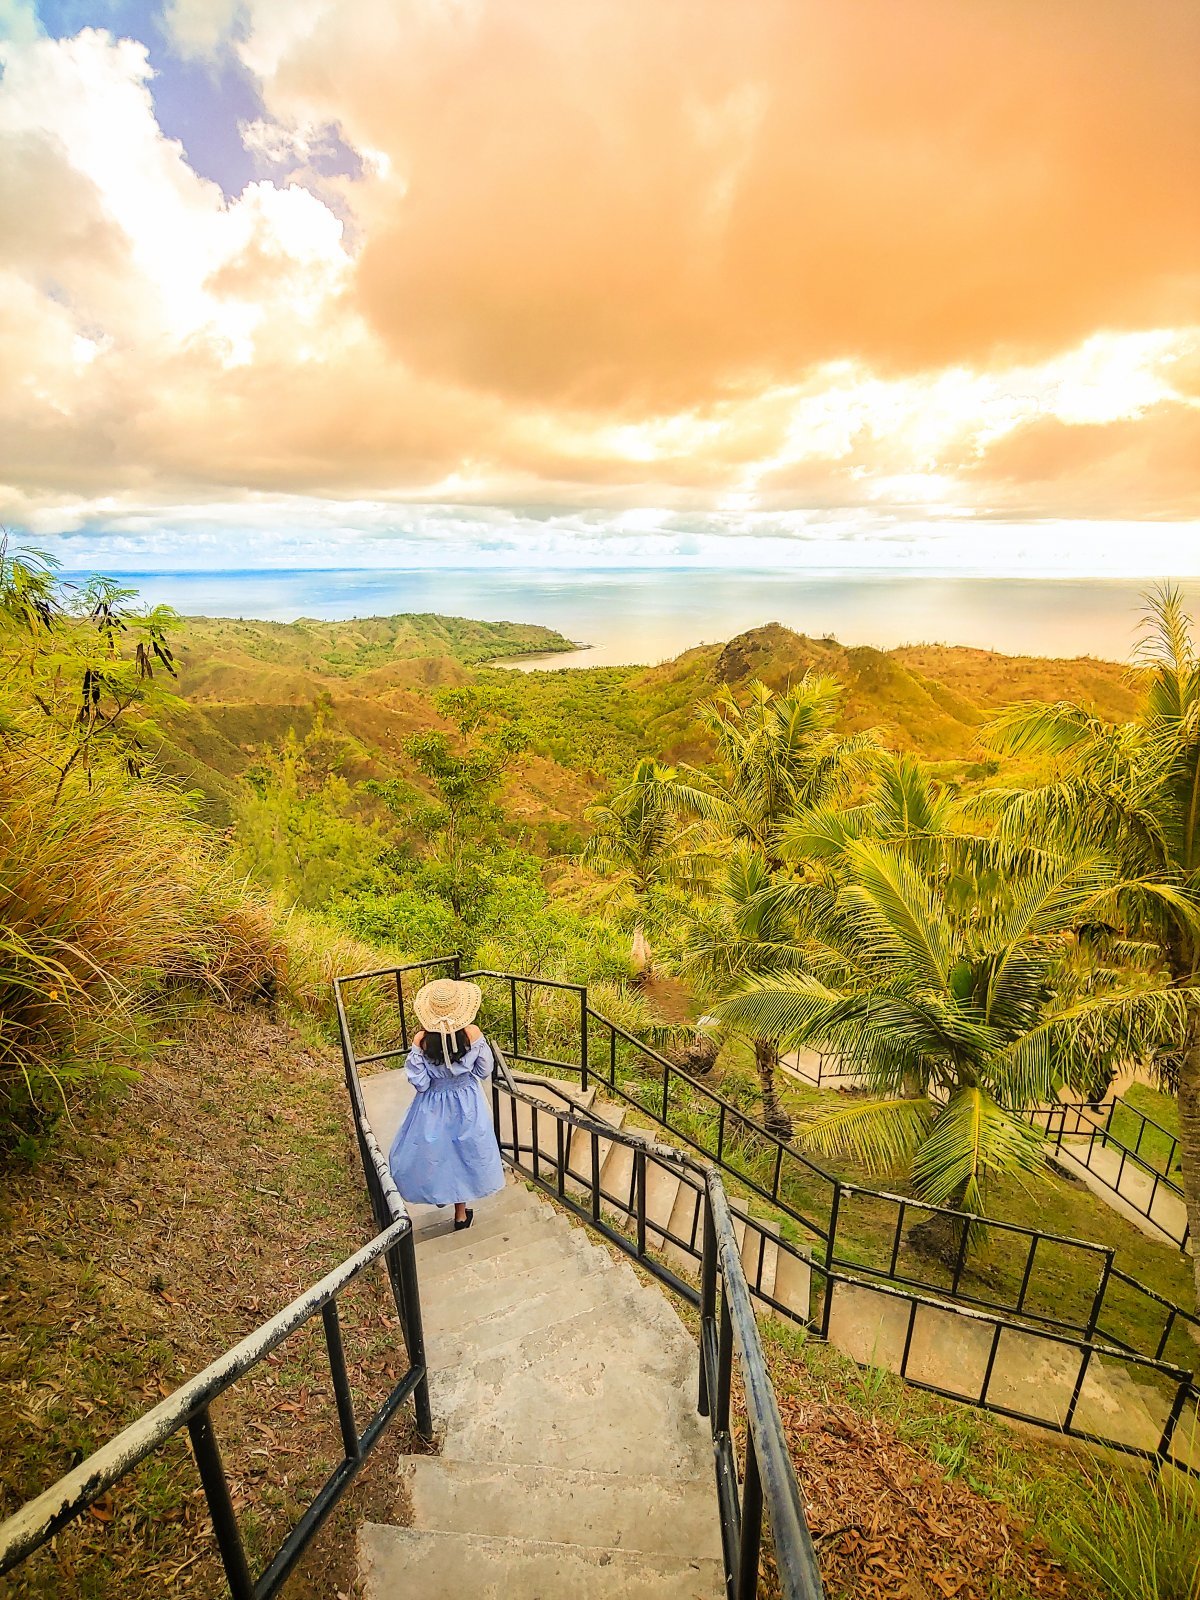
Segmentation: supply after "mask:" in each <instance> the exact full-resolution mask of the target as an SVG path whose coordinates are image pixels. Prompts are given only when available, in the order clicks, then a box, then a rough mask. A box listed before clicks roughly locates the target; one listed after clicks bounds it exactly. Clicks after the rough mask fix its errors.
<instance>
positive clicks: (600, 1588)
mask: <svg viewBox="0 0 1200 1600" xmlns="http://www.w3.org/2000/svg"><path fill="white" fill-rule="evenodd" d="M359 1551H360V1559H361V1566H362V1573H363V1579H364V1582H365V1584H366V1587H367V1594H368V1596H369V1597H370V1600H397V1597H399V1596H401V1595H420V1596H421V1600H464V1596H470V1597H471V1600H568V1597H569V1600H709V1597H712V1600H716V1596H718V1595H719V1594H720V1593H722V1592H723V1590H724V1576H723V1573H722V1571H721V1563H720V1562H719V1561H713V1560H706V1559H702V1558H699V1557H693V1558H691V1559H687V1558H685V1557H680V1556H656V1555H652V1554H650V1553H649V1552H647V1551H644V1550H612V1549H608V1548H605V1547H596V1546H592V1545H581V1544H555V1543H553V1542H549V1541H547V1542H541V1541H536V1540H532V1539H505V1538H491V1537H488V1536H487V1535H485V1534H469V1533H468V1534H464V1533H444V1532H436V1533H431V1532H426V1531H424V1530H417V1529H415V1528H385V1527H381V1526H380V1525H379V1524H378V1523H370V1522H368V1523H364V1525H363V1527H362V1530H361V1532H360V1534H359Z"/></svg>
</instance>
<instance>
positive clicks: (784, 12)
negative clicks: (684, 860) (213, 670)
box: [0, 0, 1200, 575]
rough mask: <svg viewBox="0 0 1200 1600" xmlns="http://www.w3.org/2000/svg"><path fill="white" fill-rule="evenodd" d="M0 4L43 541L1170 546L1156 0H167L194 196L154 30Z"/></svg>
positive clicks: (719, 555) (20, 358)
mask: <svg viewBox="0 0 1200 1600" xmlns="http://www.w3.org/2000/svg"><path fill="white" fill-rule="evenodd" d="M81 9H82V8H81V7H79V6H76V7H74V8H72V10H73V12H78V11H79V10H81ZM112 9H113V8H111V7H109V8H107V11H108V12H111V11H112ZM96 14H97V18H98V19H100V20H102V19H103V17H104V15H105V14H106V8H104V7H102V6H100V5H99V4H98V5H97V8H96ZM47 15H48V13H47ZM42 20H43V22H45V20H46V19H45V18H43V19H42ZM0 31H3V33H4V34H5V35H6V38H5V40H4V42H3V43H2V44H0V68H2V73H3V75H2V77H0V214H2V221H3V227H2V228H0V520H3V521H5V522H7V523H9V524H12V525H15V526H17V527H18V528H19V529H22V530H25V531H27V532H29V534H30V535H31V536H33V537H36V538H37V539H39V540H41V541H42V542H47V541H52V542H55V543H56V548H58V550H59V554H60V555H61V556H62V558H63V559H64V561H66V562H68V563H69V564H70V565H72V566H75V565H80V564H85V563H86V562H90V561H97V562H100V563H101V564H107V565H110V566H124V567H125V568H127V569H129V570H133V569H135V568H142V569H144V568H146V567H148V566H157V567H184V568H196V567H205V566H214V567H216V566H228V565H236V566H243V565H250V564H252V563H260V564H265V565H275V566H284V565H286V566H327V565H358V564H363V565H409V564H414V565H435V564H439V563H440V564H447V565H454V564H459V563H462V562H466V561H483V562H490V563H497V564H499V563H516V564H520V563H522V562H525V563H529V564H537V565H545V564H547V563H550V564H553V563H562V564H576V565H578V564H586V563H589V562H603V561H619V562H626V563H631V564H636V563H649V564H660V563H668V564H669V563H682V564H687V563H692V564H704V563H712V564H725V565H730V564H733V565H736V564H742V565H755V566H761V565H769V564H781V565H791V566H794V565H820V566H836V565H847V566H871V567H876V566H892V565H900V564H911V565H920V566H929V567H935V568H946V569H952V570H973V571H978V570H996V571H1028V570H1038V571H1042V572H1057V571H1064V570H1068V571H1070V570H1073V571H1079V572H1085V571H1086V572H1097V573H1110V574H1113V575H1116V574H1118V573H1127V574H1139V573H1153V572H1179V573H1197V572H1200V539H1198V538H1197V530H1198V527H1200V208H1198V207H1197V206H1196V204H1195V196H1196V194H1197V193H1200V138H1195V139H1191V140H1188V139H1186V138H1183V139H1181V138H1180V137H1179V130H1180V129H1183V128H1189V127H1190V128H1193V129H1198V130H1200V79H1198V77H1197V75H1196V73H1195V72H1194V62H1195V60H1196V59H1198V58H1200V9H1197V8H1195V7H1194V6H1190V5H1187V4H1184V3H1181V0H1144V3H1143V4H1142V5H1141V6H1139V7H1137V8H1131V7H1129V6H1128V5H1126V4H1124V3H1118V0H1111V3H1106V0H1090V3H1088V4H1086V5H1084V4H1082V3H1077V0H1043V3H1042V4H1041V5H1039V6H1038V7H1036V8H1027V9H1023V10H1022V13H1021V24H1020V26H1019V27H1018V26H1014V23H1013V10H1012V8H1011V5H1009V4H1007V3H1001V0H995V3H989V0H980V3H979V4H978V5H972V6H969V7H963V6H962V5H961V4H957V3H952V0H911V3H910V4H908V5H906V6H904V7H896V6H894V5H893V4H891V3H890V0H878V3H876V4H867V3H864V4H863V5H861V6H854V7H831V6H828V5H825V4H817V3H815V0H814V3H812V4H808V3H805V0H786V3H784V0H778V3H776V0H762V3H761V4H757V5H755V6H753V7H734V8H730V7H727V6H719V5H717V4H716V3H715V0H714V3H713V4H711V5H709V4H704V3H696V0H691V3H689V4H683V3H682V0H680V3H671V0H667V3H664V4H662V5H654V6H632V5H630V6H625V5H619V4H618V5H613V4H612V3H611V0H573V4H571V5H569V6H559V7H555V6H548V5H546V4H544V0H471V3H463V4H447V5H434V4H430V3H428V0H410V3H397V0H356V3H355V5H354V6H353V7H350V6H347V5H345V4H337V3H334V0H306V3H305V4H303V5H299V4H296V3H294V0H247V3H239V4H237V5H235V4H233V3H232V0H173V3H171V4H169V5H168V6H166V7H165V9H164V10H163V11H162V13H161V15H160V16H159V17H158V18H157V20H156V21H155V22H154V37H155V39H156V40H158V41H159V44H161V43H162V41H163V40H165V41H166V46H164V47H169V48H170V49H172V50H173V51H175V52H176V54H177V55H178V57H179V58H180V59H182V58H184V57H188V58H189V59H192V60H194V61H196V62H199V63H201V64H202V65H207V66H208V67H211V69H212V71H213V72H214V73H216V72H217V69H218V68H220V67H222V64H224V65H225V66H228V65H229V64H230V63H232V64H233V65H234V66H235V67H236V69H237V72H238V73H240V74H241V75H242V79H244V80H246V81H250V82H252V83H253V84H254V86H255V94H256V97H257V102H256V106H255V111H254V114H253V115H252V116H248V117H243V116H242V115H241V113H240V111H239V112H238V113H237V121H238V124H239V126H240V129H241V143H242V149H243V151H244V153H245V155H246V159H247V161H248V162H250V163H251V165H252V167H253V170H254V171H256V172H258V173H260V174H261V176H258V177H257V178H255V179H254V180H253V181H251V182H249V183H241V184H240V185H232V184H231V185H230V188H229V190H228V192H227V191H226V189H224V188H223V187H222V186H221V184H220V183H218V182H215V181H213V180H212V179H210V178H205V177H201V176H200V175H199V172H198V170H197V168H196V166H195V165H194V164H193V160H194V159H195V158H194V157H193V158H189V154H188V152H187V151H185V149H184V147H183V145H181V144H180V143H178V142H177V141H175V140H173V139H170V138H168V137H166V136H165V135H164V133H163V130H162V126H161V125H160V121H159V112H158V109H157V106H156V101H155V92H156V81H155V78H154V76H153V72H152V69H151V65H150V60H151V55H150V51H149V46H148V42H147V39H148V36H149V30H143V31H144V32H147V38H130V37H121V29H120V28H115V29H114V30H113V31H109V30H107V29H105V28H103V27H94V28H85V29H83V30H82V31H79V30H78V29H77V27H75V26H74V25H73V26H72V28H71V29H70V30H66V29H64V30H61V31H62V32H63V35H64V36H63V37H57V36H55V34H56V30H55V29H54V28H51V27H49V26H48V25H47V26H42V25H40V24H39V21H38V19H37V18H36V17H35V14H34V12H33V11H32V10H31V9H30V8H29V7H28V6H22V5H20V4H17V3H15V0H0ZM135 31H136V30H135ZM155 47H156V48H158V47H159V46H158V45H156V46H155ZM214 81H216V80H215V79H214ZM234 114H235V112H234V108H232V107H231V109H230V115H231V116H233V115H234Z"/></svg>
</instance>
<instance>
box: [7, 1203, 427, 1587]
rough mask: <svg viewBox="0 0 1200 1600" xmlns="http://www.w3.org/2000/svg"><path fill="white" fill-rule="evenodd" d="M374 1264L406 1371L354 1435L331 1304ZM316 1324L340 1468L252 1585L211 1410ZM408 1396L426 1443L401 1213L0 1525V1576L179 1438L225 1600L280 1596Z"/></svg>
mask: <svg viewBox="0 0 1200 1600" xmlns="http://www.w3.org/2000/svg"><path fill="white" fill-rule="evenodd" d="M380 1260H382V1261H384V1262H385V1263H386V1264H387V1265H388V1267H389V1271H390V1272H391V1275H392V1282H393V1285H394V1286H398V1298H397V1302H396V1306H397V1311H398V1312H399V1315H400V1320H401V1325H402V1327H403V1328H404V1330H405V1333H406V1336H407V1340H408V1353H409V1364H408V1369H407V1371H406V1372H405V1373H404V1375H403V1377H401V1378H400V1380H399V1382H397V1383H396V1384H395V1386H394V1387H393V1388H392V1390H391V1392H390V1393H389V1394H388V1395H387V1397H386V1398H385V1399H384V1400H383V1402H382V1403H381V1404H380V1405H379V1406H378V1407H377V1409H376V1410H375V1412H374V1413H373V1414H372V1416H371V1418H370V1420H369V1421H368V1422H367V1424H366V1426H365V1427H363V1428H361V1429H360V1427H359V1425H358V1422H357V1420H356V1418H355V1410H354V1396H353V1393H352V1388H351V1383H350V1376H349V1372H348V1369H347V1365H346V1357H345V1352H344V1350H343V1347H342V1333H341V1323H340V1319H339V1314H338V1297H339V1296H340V1295H341V1293H342V1292H343V1290H344V1289H346V1287H347V1286H348V1285H349V1284H351V1283H353V1282H354V1280H355V1279H356V1278H357V1277H358V1276H359V1274H360V1273H362V1272H363V1271H364V1270H365V1269H366V1268H367V1267H369V1266H371V1264H372V1263H373V1262H376V1261H380ZM317 1316H320V1318H321V1322H322V1324H323V1328H324V1334H325V1350H326V1354H327V1357H328V1361H329V1372H330V1378H331V1381H332V1388H333V1396H334V1404H335V1407H336V1411H337V1419H338V1427H339V1431H340V1435H341V1441H342V1451H343V1454H342V1459H341V1460H340V1461H339V1462H338V1464H337V1465H336V1466H335V1467H334V1469H333V1471H332V1472H331V1473H330V1474H329V1476H328V1477H327V1478H326V1480H325V1482H324V1483H323V1484H322V1485H321V1487H320V1489H319V1490H318V1491H317V1493H316V1495H315V1496H314V1497H313V1499H312V1500H311V1501H310V1503H309V1505H308V1507H307V1508H306V1510H305V1511H304V1513H303V1515H302V1516H301V1517H300V1518H299V1520H298V1521H297V1522H296V1523H295V1524H294V1525H293V1527H292V1528H291V1529H290V1530H289V1532H288V1534H287V1536H286V1538H285V1539H284V1540H283V1542H282V1544H281V1545H280V1546H279V1548H278V1549H277V1551H276V1552H275V1555H274V1556H273V1557H272V1558H271V1560H270V1561H269V1562H268V1563H267V1565H266V1566H265V1567H264V1569H263V1570H262V1571H261V1572H260V1573H259V1575H258V1576H257V1577H254V1576H253V1575H252V1574H251V1572H250V1566H249V1562H248V1559H247V1555H246V1549H245V1545H244V1543H243V1540H242V1534H241V1529H240V1526H239V1523H238V1518H237V1515H236V1513H235V1511H234V1507H233V1500H232V1496H231V1494H230V1490H229V1483H228V1479H227V1477H226V1473H225V1466H224V1463H223V1461H222V1458H221V1451H220V1447H219V1445H218V1442H217V1436H216V1432H215V1430H214V1427H213V1420H212V1411H211V1408H212V1405H213V1402H214V1401H215V1400H216V1399H218V1397H219V1396H221V1395H223V1394H224V1393H225V1392H226V1391H227V1390H229V1389H231V1388H232V1387H233V1385H234V1384H235V1383H237V1381H238V1380H239V1379H240V1378H243V1377H245V1375H246V1374H247V1373H250V1372H253V1371H254V1369H255V1368H256V1367H258V1366H259V1365H260V1364H261V1363H262V1362H263V1361H265V1360H266V1359H267V1357H268V1356H270V1354H271V1353H272V1351H274V1350H275V1349H277V1348H278V1347H279V1346H280V1345H281V1344H283V1343H284V1341H285V1340H287V1339H288V1338H290V1337H291V1336H292V1335H293V1334H294V1333H296V1332H297V1331H298V1330H299V1329H300V1328H302V1327H304V1326H305V1325H306V1324H307V1323H308V1322H310V1321H311V1320H312V1319H313V1318H314V1317H317ZM410 1397H412V1398H413V1400H414V1402H415V1408H416V1417H417V1426H418V1428H419V1429H420V1430H421V1431H422V1433H424V1434H426V1435H428V1434H429V1433H430V1431H431V1423H430V1415H429V1389H428V1383H427V1378H426V1371H425V1359H424V1351H423V1346H422V1340H421V1317H420V1303H419V1300H418V1296H417V1280H416V1266H415V1256H414V1253H413V1244H412V1226H411V1224H410V1222H409V1220H408V1218H407V1216H406V1215H404V1214H403V1212H401V1214H400V1215H399V1216H398V1217H396V1218H395V1220H393V1221H392V1222H390V1223H389V1225H388V1226H387V1227H386V1228H385V1229H384V1230H383V1231H382V1232H381V1233H380V1234H378V1235H377V1236H376V1237H375V1238H374V1239H372V1240H371V1242H370V1243H369V1244H367V1245H364V1246H363V1248H362V1249H361V1250H358V1251H356V1252H355V1254H354V1255H352V1256H350V1257H349V1258H348V1259H347V1260H346V1261H343V1262H342V1264H341V1265H340V1266H339V1267H335V1268H334V1270H333V1271H332V1272H330V1273H328V1274H327V1275H326V1276H325V1277H324V1278H322V1279H321V1281H320V1282H319V1283H317V1284H314V1285H313V1287H312V1288H311V1289H309V1290H308V1291H307V1292H306V1293H305V1294H303V1295H301V1296H299V1298H298V1299H296V1300H293V1301H292V1303H291V1304H290V1305H288V1306H286V1307H285V1308H284V1309H283V1310H282V1311H280V1312H279V1314H278V1315H277V1316H275V1317H272V1319H271V1320H270V1321H269V1322H266V1323H264V1324H263V1325H262V1327H260V1328H257V1329H256V1330H255V1331H254V1332H253V1333H252V1334H250V1335H249V1336H248V1337H247V1338H245V1339H243V1340H242V1342H241V1343H240V1344H238V1345H235V1346H234V1347H233V1349H232V1350H228V1351H226V1352H225V1354H224V1355H222V1356H220V1357H219V1358H218V1359H217V1360H216V1361H214V1362H213V1363H212V1365H211V1366H208V1367H206V1368H205V1369H204V1371H203V1372H201V1373H199V1374H198V1375H197V1376H196V1377H194V1378H192V1379H191V1380H190V1381H189V1382H188V1383H185V1384H184V1385H183V1386H182V1387H181V1388H179V1389H176V1390H175V1392H174V1393H173V1394H171V1395H169V1396H168V1397H167V1398H166V1399H165V1400H163V1401H162V1402H161V1404H159V1405H157V1406H155V1407H154V1408H153V1410H151V1411H148V1412H146V1414H145V1415H144V1416H142V1417H139V1418H138V1420H137V1421H136V1422H133V1423H131V1424H130V1426H129V1427H128V1428H125V1429H124V1430H123V1431H122V1432H121V1433H119V1434H118V1435H117V1436H116V1438H114V1439H111V1440H110V1441H109V1443H108V1444H106V1445H102V1446H101V1448H100V1449H99V1450H97V1451H95V1452H94V1453H93V1454H92V1455H90V1456H88V1458H87V1459H86V1460H85V1461H83V1462H81V1463H80V1465H79V1466H77V1467H75V1468H74V1469H73V1470H72V1471H71V1472H68V1473H67V1474H66V1475H65V1476H64V1477H62V1478H60V1479H59V1480H58V1482H57V1483H55V1484H53V1485H51V1487H50V1488H48V1489H46V1490H45V1491H44V1492H43V1493H42V1494H40V1495H38V1496H37V1498H36V1499H34V1500H31V1501H29V1502H28V1503H27V1504H26V1505H24V1506H22V1507H21V1509H20V1510H19V1511H17V1512H15V1513H14V1514H13V1515H12V1516H11V1517H9V1518H8V1519H7V1521H5V1522H3V1523H0V1574H2V1573H5V1572H9V1571H11V1570H12V1569H13V1568H14V1567H16V1566H18V1565H19V1564H20V1563H21V1562H22V1561H24V1560H25V1559H26V1558H27V1557H28V1556H30V1555H32V1554H33V1552H34V1551H35V1550H37V1549H39V1548H40V1547H41V1546H42V1545H44V1544H45V1543H46V1542H47V1541H48V1540H50V1539H52V1538H53V1537H54V1536H55V1534H57V1533H59V1532H61V1531H62V1529H63V1528H65V1527H66V1526H67V1525H68V1523H71V1522H73V1521H74V1520H75V1519H76V1518H77V1517H80V1516H82V1515H83V1514H84V1512H86V1511H87V1509H88V1507H89V1506H91V1505H94V1504H95V1502H96V1501H97V1500H99V1499H100V1497H101V1496H102V1495H104V1494H106V1493H107V1491H108V1490H109V1489H111V1488H112V1486H113V1485H114V1484H116V1483H118V1482H119V1481H120V1480H121V1479H122V1478H124V1477H126V1476H127V1475H128V1474H129V1473H131V1472H132V1471H133V1470H134V1469H135V1468H136V1467H137V1466H138V1465H139V1464H140V1463H141V1462H143V1461H144V1460H145V1459H146V1458H147V1457H148V1456H150V1455H152V1454H153V1453H154V1452H155V1451H157V1450H160V1449H161V1448H162V1447H163V1446H164V1445H165V1444H166V1443H167V1441H168V1440H169V1439H172V1438H173V1437H174V1436H175V1435H176V1434H178V1433H181V1432H183V1431H184V1430H185V1429H186V1431H187V1434H188V1437H189V1439H190V1441H191V1447H192V1452H193V1454H194V1456H195V1460H196V1466H197V1470H198V1472H199V1476H200V1482H201V1484H202V1486H203V1489H204V1495H205V1499H206V1501H207V1503H208V1511H209V1516H210V1517H211V1519H212V1526H213V1533H214V1535H215V1538H216V1544H217V1548H218V1551H219V1553H220V1557H221V1562H222V1565H223V1566H224V1569H225V1576H226V1579H227V1580H228V1583H229V1591H230V1594H231V1595H232V1596H233V1600H269V1597H270V1596H272V1595H276V1594H278V1593H279V1592H280V1590H281V1589H282V1587H283V1584H284V1582H285V1580H286V1579H287V1577H288V1574H289V1573H290V1572H291V1571H292V1569H293V1567H294V1566H295V1565H296V1563H297V1561H298V1560H299V1559H300V1556H301V1555H302V1553H303V1552H304V1550H305V1548H306V1547H307V1545H308V1544H309V1542H310V1540H311V1539H312V1538H313V1535H314V1534H315V1533H316V1532H317V1530H318V1529H319V1528H320V1526H321V1524H322V1523H323V1522H324V1521H325V1519H326V1517H327V1516H328V1515H329V1513H330V1512H331V1511H332V1510H333V1507H334V1506H335V1505H336V1503H337V1501H338V1500H339V1498H340V1497H341V1495H342V1494H343V1493H344V1492H345V1490H346V1488H347V1487H348V1486H349V1484H350V1483H351V1481H352V1480H353V1479H354V1477H355V1475H356V1474H357V1473H358V1471H359V1469H360V1468H361V1466H362V1464H363V1462H364V1461H365V1460H366V1458H367V1457H368V1455H369V1454H370V1453H371V1451H372V1449H373V1448H374V1447H375V1445H376V1444H377V1443H378V1442H379V1439H380V1437H381V1435H382V1434H383V1431H384V1429H385V1428H386V1427H387V1425H388V1423H389V1422H390V1421H391V1419H392V1417H393V1416H394V1415H395V1414H396V1411H397V1410H398V1409H399V1407H400V1406H402V1405H403V1404H404V1402H405V1401H406V1400H408V1399H409V1398H410Z"/></svg>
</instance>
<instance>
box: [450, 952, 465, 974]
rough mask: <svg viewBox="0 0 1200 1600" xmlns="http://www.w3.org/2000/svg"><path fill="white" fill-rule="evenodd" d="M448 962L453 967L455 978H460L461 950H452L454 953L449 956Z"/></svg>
mask: <svg viewBox="0 0 1200 1600" xmlns="http://www.w3.org/2000/svg"><path fill="white" fill-rule="evenodd" d="M450 964H451V966H452V967H453V968H454V976H455V978H456V979H458V978H461V977H462V951H461V950H456V951H455V952H454V954H453V955H452V956H451V957H450Z"/></svg>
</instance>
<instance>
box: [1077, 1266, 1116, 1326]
mask: <svg viewBox="0 0 1200 1600" xmlns="http://www.w3.org/2000/svg"><path fill="white" fill-rule="evenodd" d="M1115 1254H1116V1252H1115V1251H1114V1250H1113V1248H1112V1247H1111V1246H1110V1247H1109V1248H1108V1249H1107V1250H1106V1251H1105V1252H1104V1266H1103V1267H1102V1268H1101V1269H1100V1282H1099V1283H1098V1284H1097V1285H1096V1293H1095V1294H1094V1295H1093V1296H1092V1309H1091V1310H1090V1311H1089V1312H1088V1319H1087V1327H1086V1328H1085V1329H1084V1338H1085V1339H1090V1338H1091V1337H1092V1335H1093V1334H1094V1333H1095V1331H1096V1324H1097V1323H1098V1322H1099V1321H1100V1312H1101V1310H1102V1309H1103V1306H1104V1295H1105V1291H1106V1290H1107V1289H1108V1280H1109V1278H1110V1277H1111V1276H1112V1269H1113V1256H1114V1255H1115Z"/></svg>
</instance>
